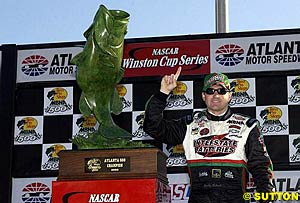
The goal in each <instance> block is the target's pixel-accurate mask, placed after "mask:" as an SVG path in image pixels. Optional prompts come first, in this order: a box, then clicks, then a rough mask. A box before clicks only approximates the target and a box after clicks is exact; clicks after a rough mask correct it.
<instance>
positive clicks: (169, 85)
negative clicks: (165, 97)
mask: <svg viewBox="0 0 300 203" xmlns="http://www.w3.org/2000/svg"><path fill="white" fill-rule="evenodd" d="M180 72H181V66H179V68H178V69H177V71H176V73H175V75H174V74H171V75H165V76H164V77H163V78H162V80H161V83H160V91H161V92H162V93H165V94H170V92H171V91H172V90H173V89H174V88H175V87H176V86H177V84H176V82H177V79H178V77H179V75H180Z"/></svg>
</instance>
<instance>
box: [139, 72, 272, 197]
mask: <svg viewBox="0 0 300 203" xmlns="http://www.w3.org/2000/svg"><path fill="white" fill-rule="evenodd" d="M180 72H181V67H179V68H178V70H177V72H176V74H175V75H174V74H171V75H166V76H164V77H163V78H162V80H161V87H160V92H159V93H157V94H155V95H153V96H152V97H151V98H150V99H149V101H148V102H147V104H146V110H145V120H144V124H143V129H144V131H145V132H146V133H148V134H149V135H150V136H152V137H153V138H155V139H157V140H159V141H161V142H163V143H166V144H170V145H178V144H181V143H182V144H183V147H184V151H185V156H186V159H187V163H188V169H189V175H190V180H191V195H190V198H189V203H216V202H222V203H240V202H245V200H244V199H243V194H244V192H245V187H246V172H247V171H249V172H250V173H251V174H252V176H253V178H254V180H255V184H256V187H257V188H256V190H257V192H271V191H274V186H273V184H272V163H271V160H270V158H269V156H268V154H267V152H266V149H265V146H264V143H263V138H262V136H261V134H260V131H259V127H258V125H257V123H258V122H257V120H256V119H253V118H249V117H247V116H244V115H240V114H235V113H232V111H231V109H230V108H229V105H228V103H229V101H230V99H231V96H232V93H231V92H230V83H229V80H228V77H227V76H226V75H224V74H222V73H212V74H209V75H207V76H206V77H205V78H204V86H203V90H202V99H203V101H204V102H205V104H206V106H207V109H206V110H205V111H202V112H196V113H195V114H194V116H193V117H192V116H186V117H184V118H181V119H177V120H175V119H174V120H165V119H164V118H163V110H164V109H165V107H166V104H167V99H168V96H169V94H170V93H171V91H172V90H173V89H174V88H175V87H176V82H177V78H178V77H179V75H180ZM267 202H268V201H267Z"/></svg>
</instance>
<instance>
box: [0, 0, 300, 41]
mask: <svg viewBox="0 0 300 203" xmlns="http://www.w3.org/2000/svg"><path fill="white" fill-rule="evenodd" d="M215 1H216V0H1V4H0V25H1V27H0V44H17V45H23V44H42V43H59V42H74V41H84V40H85V38H84V37H83V33H84V31H85V30H86V29H87V28H88V27H89V26H90V24H91V23H92V21H93V18H94V15H95V14H96V12H97V10H98V9H99V6H100V5H101V4H103V5H104V6H106V7H107V8H108V9H113V10H123V11H126V12H128V13H129V14H130V20H129V23H128V33H127V34H126V36H125V38H127V39H129V38H143V37H159V36H177V35H198V34H215V33H216V22H215V15H216V13H215ZM227 2H228V21H227V23H228V32H229V33H232V32H245V31H262V30H278V29H294V28H300V14H299V11H300V1H299V0H285V1H283V0H228V1H227Z"/></svg>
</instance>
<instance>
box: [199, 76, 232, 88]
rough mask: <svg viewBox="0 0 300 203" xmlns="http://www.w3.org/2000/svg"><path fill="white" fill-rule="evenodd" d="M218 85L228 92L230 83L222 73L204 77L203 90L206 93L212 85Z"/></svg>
mask: <svg viewBox="0 0 300 203" xmlns="http://www.w3.org/2000/svg"><path fill="white" fill-rule="evenodd" d="M215 84H219V85H222V86H223V87H225V88H226V89H228V90H230V82H229V80H228V77H227V76H226V75H225V74H223V73H210V74H208V75H206V76H205V78H204V84H203V90H202V91H206V90H207V89H208V88H211V87H212V86H213V85H215Z"/></svg>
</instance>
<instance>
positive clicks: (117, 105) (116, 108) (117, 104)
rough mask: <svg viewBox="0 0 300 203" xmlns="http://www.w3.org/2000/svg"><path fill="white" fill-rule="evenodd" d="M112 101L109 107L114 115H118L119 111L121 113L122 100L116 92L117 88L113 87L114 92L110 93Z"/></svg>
mask: <svg viewBox="0 0 300 203" xmlns="http://www.w3.org/2000/svg"><path fill="white" fill-rule="evenodd" d="M111 101H112V102H111V103H110V107H111V112H112V113H113V114H115V115H119V114H120V113H122V109H123V102H122V99H121V97H120V96H119V94H118V91H117V89H116V88H115V89H114V93H113V95H112V100H111Z"/></svg>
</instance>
